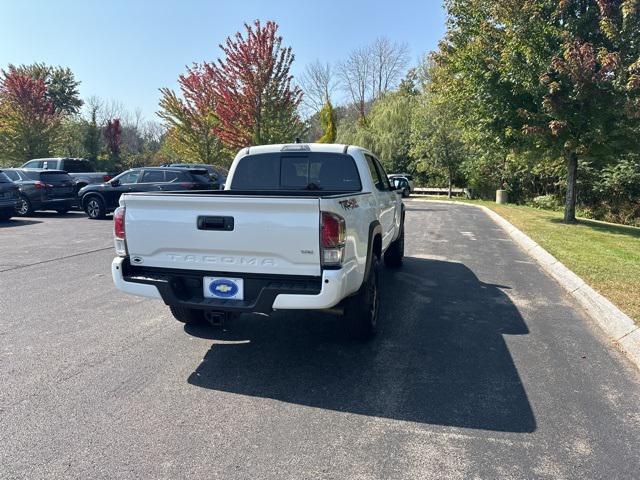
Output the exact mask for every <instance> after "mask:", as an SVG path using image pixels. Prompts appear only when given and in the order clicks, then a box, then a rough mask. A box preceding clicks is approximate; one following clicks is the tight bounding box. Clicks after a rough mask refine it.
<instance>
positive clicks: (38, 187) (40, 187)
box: [33, 180, 47, 190]
mask: <svg viewBox="0 0 640 480" xmlns="http://www.w3.org/2000/svg"><path fill="white" fill-rule="evenodd" d="M33 186H34V187H36V190H43V189H45V188H47V184H46V183H44V182H41V181H40V180H37V181H36V182H35V183H34V185H33Z"/></svg>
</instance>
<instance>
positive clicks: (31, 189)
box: [3, 168, 78, 217]
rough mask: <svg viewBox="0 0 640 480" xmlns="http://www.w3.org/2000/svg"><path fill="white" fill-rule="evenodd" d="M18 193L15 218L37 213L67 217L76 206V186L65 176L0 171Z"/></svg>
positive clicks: (24, 170)
mask: <svg viewBox="0 0 640 480" xmlns="http://www.w3.org/2000/svg"><path fill="white" fill-rule="evenodd" d="M3 172H4V174H5V175H6V176H7V177H9V179H10V180H12V181H13V182H14V183H15V184H16V185H17V186H18V188H19V189H20V197H19V204H18V207H17V208H16V213H17V215H18V216H21V217H25V216H28V215H31V214H33V212H35V211H36V210H55V211H57V212H58V213H61V214H62V213H67V212H68V211H69V210H70V209H71V208H72V207H74V206H76V205H77V203H78V201H77V198H76V183H75V181H74V180H73V178H71V177H70V176H69V174H68V173H67V172H63V171H61V170H42V169H27V168H8V169H6V170H3Z"/></svg>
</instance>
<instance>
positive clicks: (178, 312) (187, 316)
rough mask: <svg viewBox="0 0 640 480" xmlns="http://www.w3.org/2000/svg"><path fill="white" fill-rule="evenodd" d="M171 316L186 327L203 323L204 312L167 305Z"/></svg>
mask: <svg viewBox="0 0 640 480" xmlns="http://www.w3.org/2000/svg"><path fill="white" fill-rule="evenodd" d="M169 308H170V309H171V314H172V315H173V316H174V318H175V319H176V320H178V321H179V322H182V323H186V324H188V325H195V324H198V323H202V322H204V311H203V310H197V309H195V308H186V307H181V306H179V305H169Z"/></svg>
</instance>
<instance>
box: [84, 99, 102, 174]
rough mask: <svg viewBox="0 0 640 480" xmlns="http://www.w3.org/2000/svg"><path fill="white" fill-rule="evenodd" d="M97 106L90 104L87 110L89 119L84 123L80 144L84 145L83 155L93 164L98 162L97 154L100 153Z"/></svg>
mask: <svg viewBox="0 0 640 480" xmlns="http://www.w3.org/2000/svg"><path fill="white" fill-rule="evenodd" d="M98 108H99V107H98V106H97V105H92V106H91V111H90V112H89V120H88V121H87V122H86V124H85V129H84V137H83V139H82V144H83V146H84V151H85V156H86V158H87V159H89V160H91V161H92V162H93V163H94V165H96V164H97V162H98V156H99V155H100V146H101V142H100V139H101V135H100V127H99V126H98V121H97V115H98Z"/></svg>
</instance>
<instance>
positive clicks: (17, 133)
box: [0, 66, 60, 161]
mask: <svg viewBox="0 0 640 480" xmlns="http://www.w3.org/2000/svg"><path fill="white" fill-rule="evenodd" d="M59 120H60V118H59V115H58V114H57V113H56V112H55V108H54V104H53V102H52V101H51V99H50V98H49V97H48V95H47V86H46V84H45V82H44V80H42V79H36V78H32V77H30V76H28V75H25V74H23V73H20V72H19V71H18V70H17V69H16V68H14V67H13V66H10V67H9V69H8V70H7V71H4V70H3V71H2V74H1V75H0V125H1V127H2V128H1V129H0V130H1V131H0V134H1V135H2V142H1V144H2V152H1V153H2V154H3V155H4V156H6V157H7V158H8V159H11V160H16V161H24V160H27V159H29V158H37V157H41V156H47V155H49V153H50V152H49V151H50V148H51V145H52V143H53V141H54V139H55V135H56V133H57V127H58V125H59Z"/></svg>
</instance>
